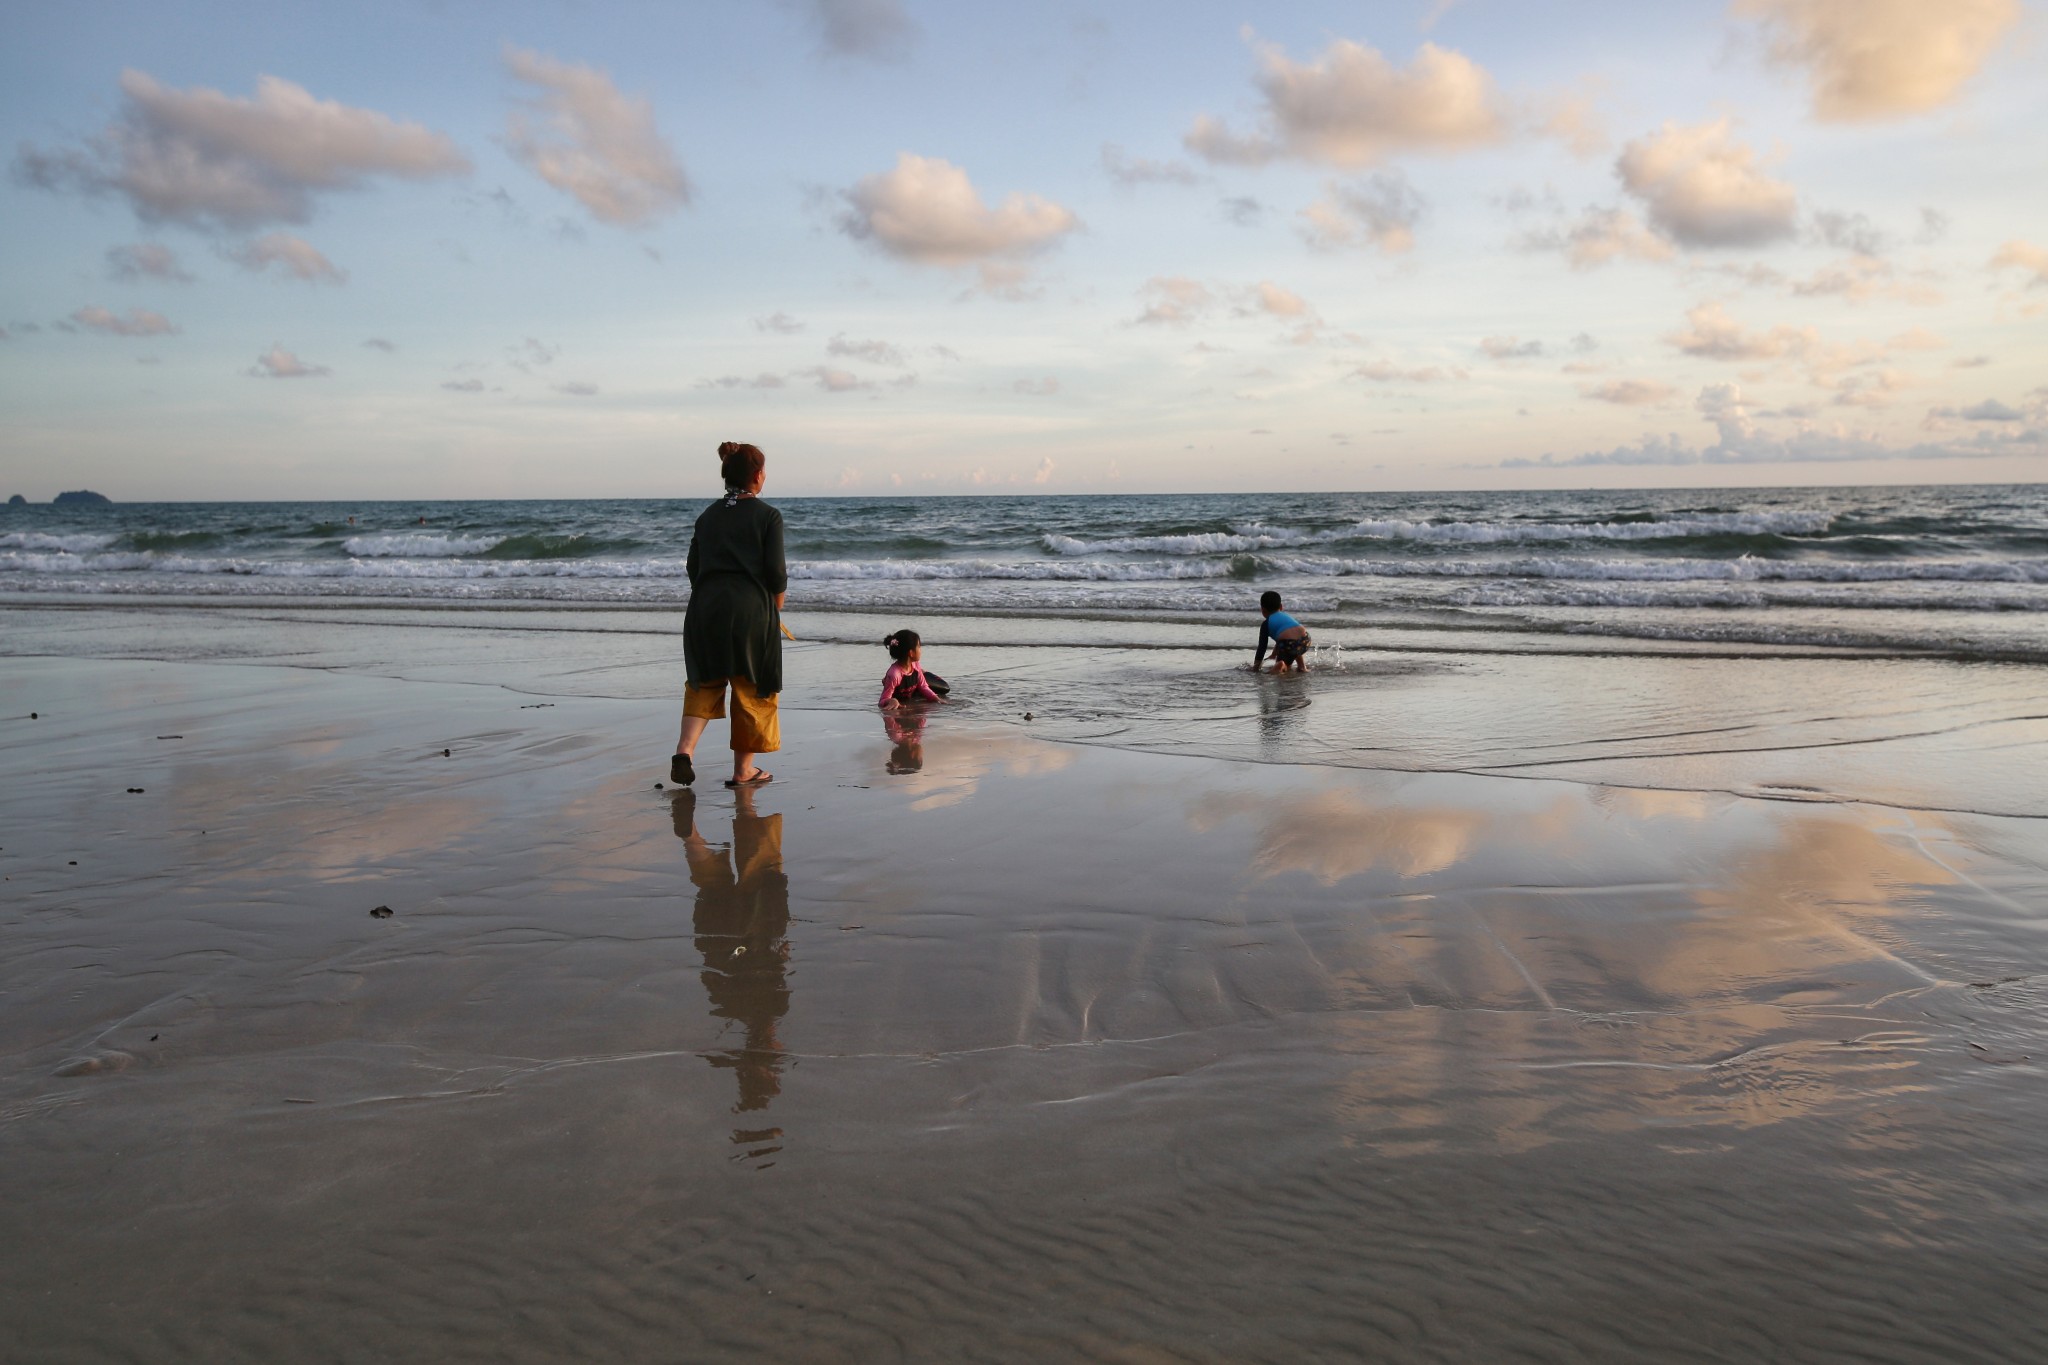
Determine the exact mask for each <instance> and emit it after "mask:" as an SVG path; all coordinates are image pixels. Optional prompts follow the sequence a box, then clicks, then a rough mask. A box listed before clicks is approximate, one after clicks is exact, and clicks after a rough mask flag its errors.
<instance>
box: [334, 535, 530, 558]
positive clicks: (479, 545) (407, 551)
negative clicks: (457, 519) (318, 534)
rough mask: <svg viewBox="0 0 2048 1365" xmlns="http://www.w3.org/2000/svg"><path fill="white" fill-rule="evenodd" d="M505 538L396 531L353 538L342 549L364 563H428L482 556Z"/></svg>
mask: <svg viewBox="0 0 2048 1365" xmlns="http://www.w3.org/2000/svg"><path fill="white" fill-rule="evenodd" d="M504 539H505V538H504V537H503V536H462V535H442V534H440V533H438V532H430V531H422V532H414V531H395V532H385V533H380V534H376V535H366V536H350V537H349V538H348V539H347V540H344V541H343V542H342V543H341V548H342V549H344V550H346V551H348V552H349V553H350V554H352V555H356V556H358V557H360V558H365V559H429V558H441V557H453V556H458V555H480V554H482V553H484V552H485V551H486V550H491V549H495V548H497V546H499V545H501V544H503V543H504Z"/></svg>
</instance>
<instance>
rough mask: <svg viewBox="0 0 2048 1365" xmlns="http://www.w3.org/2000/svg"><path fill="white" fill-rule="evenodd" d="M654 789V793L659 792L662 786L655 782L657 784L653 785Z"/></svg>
mask: <svg viewBox="0 0 2048 1365" xmlns="http://www.w3.org/2000/svg"><path fill="white" fill-rule="evenodd" d="M654 789H655V790H656V791H660V790H662V785H661V784H660V783H659V782H657V783H655V784H654Z"/></svg>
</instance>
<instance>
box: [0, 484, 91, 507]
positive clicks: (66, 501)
mask: <svg viewBox="0 0 2048 1365" xmlns="http://www.w3.org/2000/svg"><path fill="white" fill-rule="evenodd" d="M15 496H16V497H17V498H19V497H20V496H21V495H20V494H18V493H17V494H16V495H15ZM22 501H23V502H26V501H27V499H26V498H22ZM50 502H51V504H52V505H53V506H57V507H112V506H113V505H114V500H113V499H112V498H110V497H108V496H107V495H106V494H104V493H95V492H93V491H92V490H91V489H90V488H74V489H72V490H71V491H70V492H68V493H59V494H58V495H57V496H56V497H54V498H52V499H50ZM12 505H13V503H12V502H11V501H10V502H9V506H12Z"/></svg>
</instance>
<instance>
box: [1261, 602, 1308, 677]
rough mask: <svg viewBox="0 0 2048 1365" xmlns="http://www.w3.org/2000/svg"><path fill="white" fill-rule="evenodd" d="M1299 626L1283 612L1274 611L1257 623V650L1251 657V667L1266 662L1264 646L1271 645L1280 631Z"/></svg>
mask: <svg viewBox="0 0 2048 1365" xmlns="http://www.w3.org/2000/svg"><path fill="white" fill-rule="evenodd" d="M1300 624H1301V622H1299V621H1297V620H1295V619H1294V618H1293V617H1292V616H1289V615H1288V614H1287V613H1286V612H1284V611H1276V612H1274V613H1273V614H1272V615H1271V616H1268V617H1267V618H1266V619H1265V620H1263V621H1261V622H1259V649H1258V653H1256V654H1254V655H1252V667H1253V668H1257V667H1258V666H1259V665H1260V664H1262V663H1264V662H1265V661H1266V646H1267V645H1268V644H1271V643H1273V642H1274V641H1275V640H1276V639H1277V638H1278V637H1279V635H1280V633H1281V632H1282V631H1287V630H1293V629H1294V628H1295V627H1296V626H1298V625H1300Z"/></svg>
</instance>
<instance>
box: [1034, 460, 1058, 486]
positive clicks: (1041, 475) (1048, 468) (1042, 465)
mask: <svg viewBox="0 0 2048 1365" xmlns="http://www.w3.org/2000/svg"><path fill="white" fill-rule="evenodd" d="M1058 467H1059V466H1058V465H1056V464H1054V463H1053V458H1052V456H1050V455H1046V456H1043V457H1041V458H1040V459H1039V461H1038V468H1036V469H1034V470H1032V471H1031V482H1033V483H1050V482H1051V481H1052V472H1053V470H1055V469H1057V468H1058Z"/></svg>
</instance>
